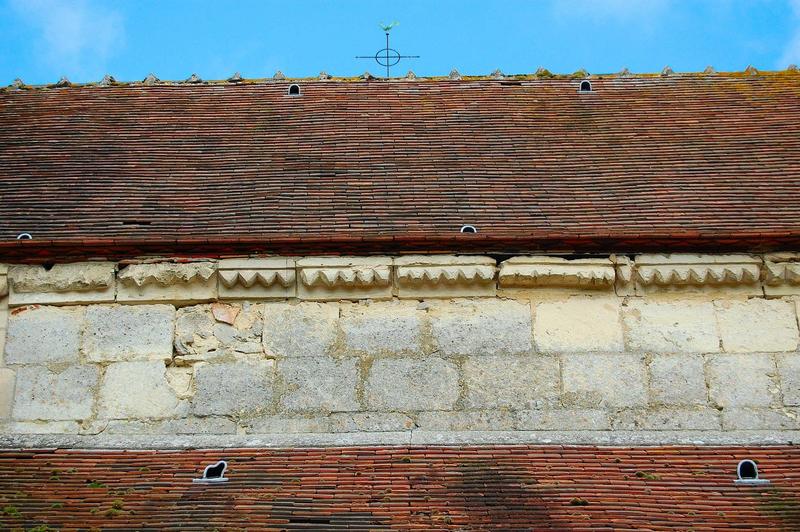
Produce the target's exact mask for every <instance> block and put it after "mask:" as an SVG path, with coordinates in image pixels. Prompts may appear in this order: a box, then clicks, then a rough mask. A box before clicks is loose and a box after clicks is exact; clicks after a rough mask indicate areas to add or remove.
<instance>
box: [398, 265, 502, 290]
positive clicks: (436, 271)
mask: <svg viewBox="0 0 800 532" xmlns="http://www.w3.org/2000/svg"><path fill="white" fill-rule="evenodd" d="M394 265H395V269H396V274H395V275H396V277H397V296H398V297H400V298H414V299H421V298H441V297H481V296H482V297H493V296H494V295H495V293H496V284H495V280H494V276H495V260H494V259H492V258H490V257H480V256H455V255H407V256H404V257H398V258H396V259H395V260H394Z"/></svg>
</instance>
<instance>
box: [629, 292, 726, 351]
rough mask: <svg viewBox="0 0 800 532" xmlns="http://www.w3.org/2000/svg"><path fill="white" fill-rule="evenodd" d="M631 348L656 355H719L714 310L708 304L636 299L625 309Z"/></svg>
mask: <svg viewBox="0 0 800 532" xmlns="http://www.w3.org/2000/svg"><path fill="white" fill-rule="evenodd" d="M622 316H623V324H624V326H625V330H626V342H627V347H628V349H629V350H631V351H644V352H647V351H650V352H655V353H713V352H717V351H719V336H718V333H717V325H716V318H715V316H714V306H713V304H712V303H710V302H705V301H691V300H685V301H651V300H647V299H639V298H633V299H631V300H630V301H629V302H628V306H627V307H624V308H623V312H622Z"/></svg>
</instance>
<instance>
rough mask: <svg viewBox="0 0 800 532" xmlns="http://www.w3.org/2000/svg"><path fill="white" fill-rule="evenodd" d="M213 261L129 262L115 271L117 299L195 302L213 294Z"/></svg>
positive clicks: (208, 298)
mask: <svg viewBox="0 0 800 532" xmlns="http://www.w3.org/2000/svg"><path fill="white" fill-rule="evenodd" d="M216 273H217V271H216V264H215V263H213V262H187V263H174V262H158V263H151V264H131V265H130V266H128V267H127V268H124V269H123V270H121V271H120V272H119V274H118V275H117V279H118V281H119V283H118V286H117V301H119V302H135V303H143V302H159V301H171V302H180V303H196V302H202V301H210V300H213V299H216V298H217V280H216V277H215V276H216Z"/></svg>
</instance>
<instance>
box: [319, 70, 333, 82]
mask: <svg viewBox="0 0 800 532" xmlns="http://www.w3.org/2000/svg"><path fill="white" fill-rule="evenodd" d="M319 79H320V80H321V81H328V80H329V79H333V76H331V75H330V74H328V73H327V72H325V71H324V70H323V71H322V72H320V73H319Z"/></svg>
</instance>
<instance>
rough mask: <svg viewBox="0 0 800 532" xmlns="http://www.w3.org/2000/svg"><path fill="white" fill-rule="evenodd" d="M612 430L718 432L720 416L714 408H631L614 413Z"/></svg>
mask: <svg viewBox="0 0 800 532" xmlns="http://www.w3.org/2000/svg"><path fill="white" fill-rule="evenodd" d="M611 427H612V428H613V429H614V430H629V431H637V430H720V428H721V423H720V414H719V411H718V410H717V409H716V408H709V407H703V406H698V407H694V408H686V407H684V408H674V407H671V408H652V409H642V408H631V409H623V410H619V411H617V412H614V413H613V415H612V421H611Z"/></svg>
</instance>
